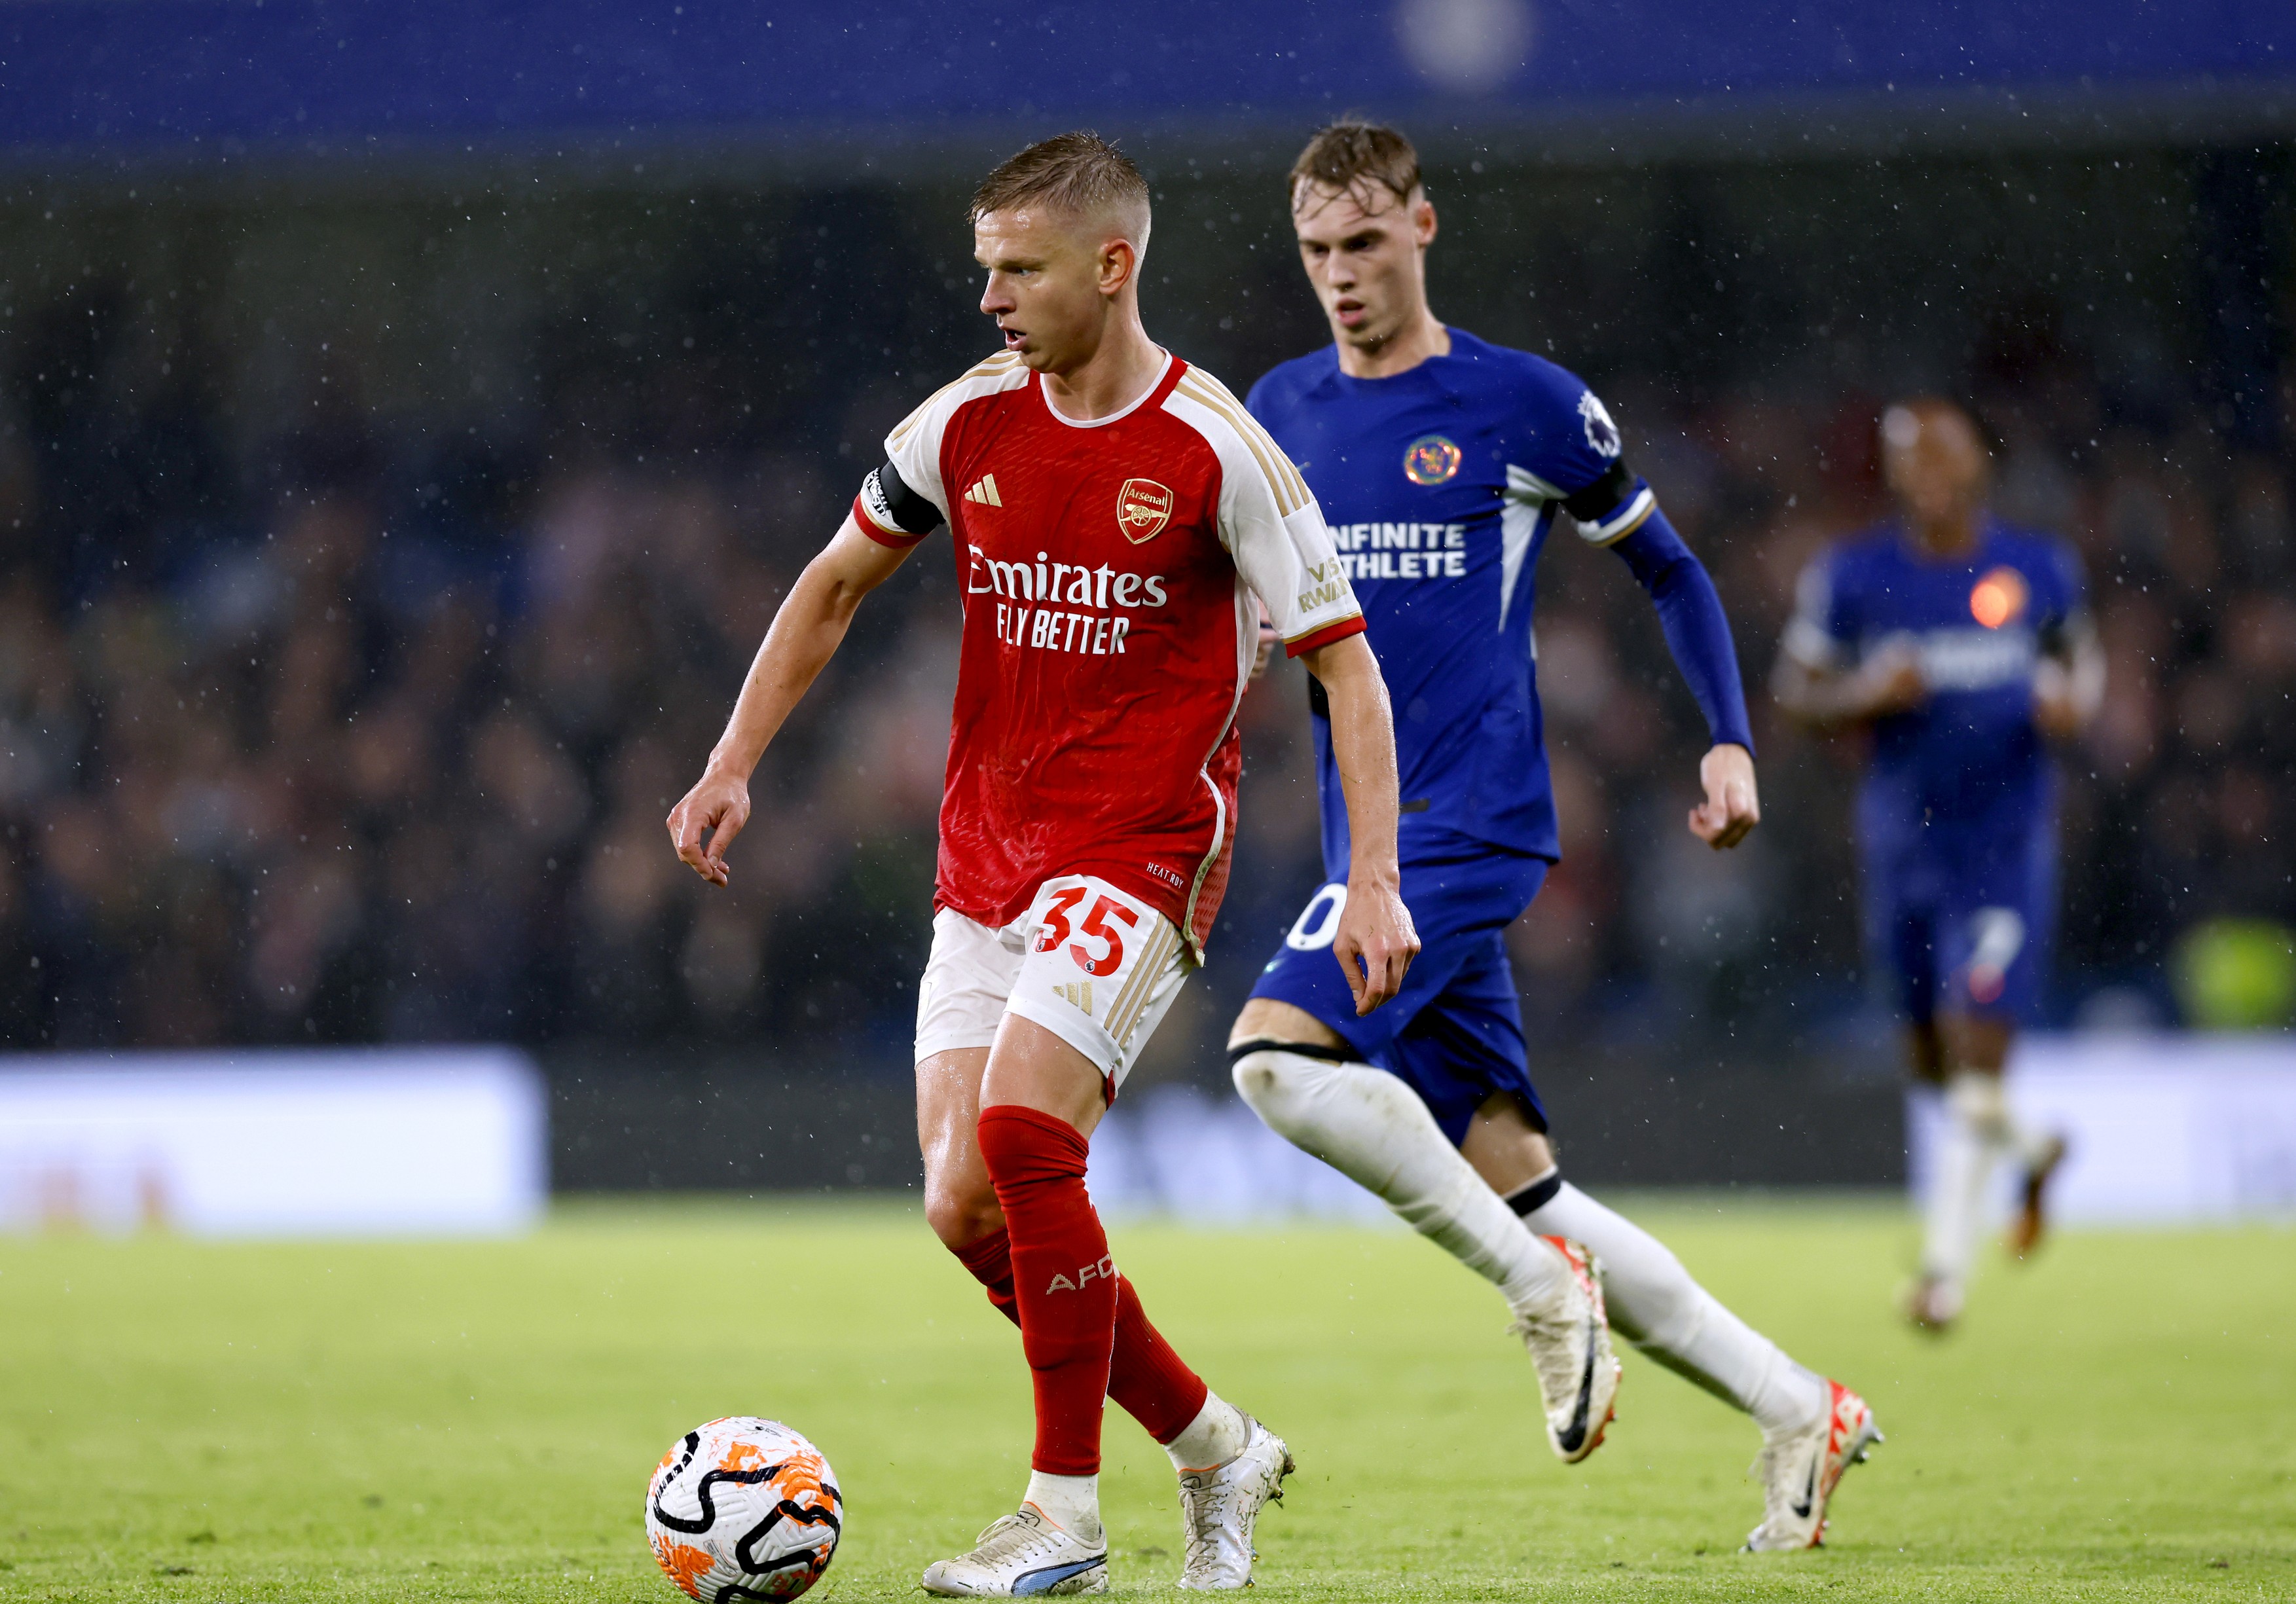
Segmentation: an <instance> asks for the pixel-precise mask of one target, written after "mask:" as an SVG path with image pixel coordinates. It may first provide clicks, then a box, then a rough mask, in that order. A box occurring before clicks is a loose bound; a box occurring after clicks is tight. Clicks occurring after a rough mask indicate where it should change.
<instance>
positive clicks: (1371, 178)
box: [1284, 117, 1421, 201]
mask: <svg viewBox="0 0 2296 1604" xmlns="http://www.w3.org/2000/svg"><path fill="white" fill-rule="evenodd" d="M1420 183H1421V180H1420V176H1419V152H1418V151H1416V150H1414V149H1413V148H1412V144H1411V142H1410V141H1409V140H1407V139H1406V138H1405V137H1404V136H1403V135H1402V134H1400V133H1399V132H1398V131H1397V130H1396V129H1393V128H1390V127H1388V126H1387V125H1386V124H1385V123H1375V122H1371V121H1368V120H1366V119H1363V118H1360V117H1343V118H1341V119H1340V120H1339V121H1337V122H1335V123H1330V124H1327V125H1325V126H1324V127H1320V128H1318V129H1316V135H1315V137H1314V138H1312V139H1310V140H1308V148H1307V149H1306V150H1304V151H1300V160H1297V161H1295V162H1293V163H1292V171H1291V172H1290V174H1288V175H1287V176H1285V179H1284V193H1285V195H1286V196H1287V197H1288V198H1292V199H1295V200H1296V199H1297V198H1298V196H1299V193H1300V185H1301V184H1315V185H1316V186H1317V187H1318V188H1323V189H1333V190H1337V191H1339V192H1341V193H1342V194H1344V193H1345V192H1348V191H1349V190H1350V189H1353V188H1354V187H1355V186H1356V185H1357V184H1376V185H1378V186H1379V187H1380V188H1381V189H1383V190H1386V191H1388V192H1390V193H1391V194H1393V195H1394V196H1395V198H1396V199H1397V200H1398V201H1408V200H1410V199H1411V195H1412V192H1413V191H1415V190H1416V189H1418V188H1419V186H1420Z"/></svg>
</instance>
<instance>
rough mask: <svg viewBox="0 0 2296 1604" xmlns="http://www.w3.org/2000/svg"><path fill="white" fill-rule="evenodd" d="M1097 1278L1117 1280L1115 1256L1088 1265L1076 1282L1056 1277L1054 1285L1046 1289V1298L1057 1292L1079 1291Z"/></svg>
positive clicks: (1104, 1255) (1063, 1276) (1109, 1255)
mask: <svg viewBox="0 0 2296 1604" xmlns="http://www.w3.org/2000/svg"><path fill="white" fill-rule="evenodd" d="M1095 1276H1096V1277H1098V1278H1099V1279H1100V1280H1102V1281H1114V1280H1115V1279H1116V1256H1115V1255H1114V1254H1103V1255H1101V1259H1100V1263H1098V1264H1087V1265H1086V1266H1085V1267H1084V1268H1083V1269H1081V1270H1079V1271H1078V1272H1077V1273H1076V1280H1074V1281H1070V1279H1069V1278H1068V1277H1067V1276H1065V1275H1055V1276H1054V1277H1053V1284H1052V1285H1051V1286H1049V1287H1046V1289H1045V1296H1046V1297H1051V1296H1052V1295H1053V1294H1054V1293H1055V1292H1075V1291H1079V1290H1081V1289H1083V1288H1084V1286H1085V1285H1086V1283H1087V1282H1089V1281H1092V1280H1093V1279H1094V1278H1095Z"/></svg>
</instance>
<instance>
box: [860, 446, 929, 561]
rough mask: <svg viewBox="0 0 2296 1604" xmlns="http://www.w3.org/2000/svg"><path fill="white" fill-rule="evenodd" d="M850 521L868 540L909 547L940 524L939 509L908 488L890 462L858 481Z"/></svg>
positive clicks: (927, 499)
mask: <svg viewBox="0 0 2296 1604" xmlns="http://www.w3.org/2000/svg"><path fill="white" fill-rule="evenodd" d="M853 517H854V520H855V521H856V522H857V523H858V524H859V525H860V526H861V528H862V532H863V533H865V534H866V535H867V536H869V537H870V538H871V539H873V540H875V541H877V542H879V543H880V544H884V545H889V546H911V545H914V544H916V543H917V542H918V541H920V540H922V539H923V538H924V537H925V536H928V535H930V534H931V533H932V532H933V531H934V530H935V529H938V528H940V526H941V521H942V520H941V515H940V509H939V507H936V506H934V505H933V504H932V502H931V499H930V498H928V497H927V496H925V495H922V493H920V492H918V491H915V490H912V489H911V488H909V487H908V485H907V484H906V482H905V481H904V480H903V479H902V478H901V472H900V470H899V469H898V468H896V467H894V466H893V464H892V463H891V462H884V463H882V464H881V465H880V466H879V467H878V468H877V469H876V470H875V471H873V472H872V473H871V474H870V475H869V477H868V478H867V479H863V480H862V481H861V494H860V495H857V496H855V497H854V498H853Z"/></svg>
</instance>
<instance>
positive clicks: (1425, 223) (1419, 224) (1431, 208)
mask: <svg viewBox="0 0 2296 1604" xmlns="http://www.w3.org/2000/svg"><path fill="white" fill-rule="evenodd" d="M1411 237H1412V239H1413V240H1414V241H1415V242H1416V243H1417V244H1418V246H1419V249H1420V250H1426V249H1427V248H1428V247H1429V246H1430V245H1432V244H1433V243H1434V242H1435V202H1433V201H1430V200H1429V199H1428V198H1427V197H1426V195H1425V194H1421V196H1420V197H1419V199H1418V200H1417V201H1415V203H1414V204H1413V206H1412V208H1411Z"/></svg>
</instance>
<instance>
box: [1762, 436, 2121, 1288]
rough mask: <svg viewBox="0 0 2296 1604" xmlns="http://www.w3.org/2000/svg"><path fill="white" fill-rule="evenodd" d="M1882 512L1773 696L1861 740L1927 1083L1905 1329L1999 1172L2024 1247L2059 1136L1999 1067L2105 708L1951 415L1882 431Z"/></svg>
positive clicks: (1885, 962)
mask: <svg viewBox="0 0 2296 1604" xmlns="http://www.w3.org/2000/svg"><path fill="white" fill-rule="evenodd" d="M1882 466H1883V471H1884V473H1885V476H1886V477H1887V479H1888V481H1889V485H1890V491H1891V492H1892V494H1893V495H1895V496H1896V497H1897V500H1898V505H1899V508H1900V512H1899V515H1898V517H1897V518H1895V519H1893V520H1890V522H1889V523H1887V524H1884V525H1883V526H1882V527H1881V528H1877V529H1874V530H1872V531H1870V532H1869V533H1866V534H1864V535H1860V536H1857V537H1855V538H1853V539H1850V540H1848V541H1845V542H1843V543H1842V544H1840V545H1838V546H1836V547H1834V548H1833V550H1831V551H1829V552H1825V554H1824V555H1823V556H1821V557H1820V558H1818V560H1817V561H1816V562H1814V563H1812V564H1811V565H1810V567H1809V569H1808V571H1807V572H1805V573H1804V574H1803V575H1802V578H1801V584H1800V593H1799V595H1798V597H1797V602H1796V610H1795V614H1794V618H1793V621H1792V624H1791V625H1789V626H1787V630H1786V636H1785V642H1784V649H1783V651H1781V652H1780V654H1779V659H1778V666H1777V669H1776V671H1775V675H1773V678H1772V688H1773V690H1774V692H1775V694H1776V696H1777V698H1778V700H1779V702H1780V703H1781V704H1782V705H1783V706H1784V708H1785V709H1786V710H1787V712H1789V713H1790V714H1792V716H1794V717H1795V718H1797V719H1799V720H1800V721H1801V722H1802V723H1804V724H1808V725H1810V726H1811V727H1813V728H1816V729H1820V730H1826V731H1837V730H1850V729H1862V730H1865V731H1866V732H1870V736H1871V741H1872V752H1873V757H1872V763H1871V766H1870V768H1869V770H1868V772H1867V775H1866V785H1865V790H1864V794H1863V795H1862V796H1861V797H1860V798H1859V800H1858V806H1857V831H1858V836H1859V839H1860V846H1861V847H1862V848H1863V852H1864V856H1865V880H1866V886H1865V894H1866V934H1867V944H1868V946H1869V948H1870V950H1871V953H1872V956H1873V960H1874V963H1875V964H1876V965H1877V967H1879V968H1882V969H1883V970H1889V971H1894V973H1895V975H1896V978H1897V981H1898V1000H1899V1002H1900V1004H1901V1006H1902V1007H1903V1008H1904V1010H1905V1011H1906V1014H1907V1018H1908V1019H1909V1020H1910V1021H1911V1029H1910V1031H1909V1032H1908V1044H1909V1047H1910V1057H1911V1060H1912V1067H1913V1070H1914V1073H1915V1076H1918V1077H1919V1078H1921V1079H1923V1080H1925V1081H1929V1082H1931V1083H1934V1084H1939V1085H1942V1086H1943V1087H1944V1088H1945V1104H1946V1127H1945V1137H1944V1141H1943V1142H1942V1144H1941V1145H1940V1147H1939V1152H1938V1155H1937V1165H1936V1173H1935V1174H1933V1175H1932V1176H1931V1185H1930V1192H1929V1197H1928V1199H1927V1215H1928V1218H1927V1222H1926V1229H1925V1232H1924V1240H1923V1247H1922V1272H1921V1275H1920V1278H1919V1279H1918V1280H1917V1281H1915V1283H1914V1285H1913V1286H1912V1287H1911V1288H1910V1289H1908V1291H1907V1297H1906V1313H1907V1316H1908V1317H1909V1318H1910V1319H1911V1320H1912V1321H1913V1322H1915V1324H1916V1325H1920V1326H1923V1327H1925V1328H1927V1329H1930V1330H1940V1331H1941V1330H1945V1329H1946V1328H1947V1327H1948V1326H1949V1325H1950V1324H1951V1323H1952V1322H1953V1321H1954V1319H1955V1317H1956V1315H1958V1314H1959V1313H1960V1312H1961V1306H1962V1298H1963V1286H1964V1282H1965V1281H1966V1280H1967V1278H1968V1274H1969V1268H1970V1264H1971V1260H1972V1257H1973V1256H1974V1254H1975V1250H1976V1241H1977V1229H1978V1223H1979V1221H1980V1216H1981V1214H1982V1210H1983V1205H1984V1200H1985V1195H1986V1190H1987V1187H1988V1184H1989V1181H1990V1179H1991V1175H1992V1172H1993V1166H1994V1164H1995V1161H1996V1160H1997V1158H1999V1157H2001V1156H2003V1155H2007V1156H2008V1157H2010V1158H2013V1159H2014V1160H2015V1161H2016V1163H2017V1164H2018V1165H2019V1166H2020V1167H2021V1170H2022V1172H2023V1203H2022V1207H2021V1208H2020V1209H2019V1211H2018V1214H2017V1217H2016V1219H2015V1221H2014V1223H2013V1224H2012V1225H2011V1227H2010V1231H2009V1247H2010V1250H2011V1251H2012V1252H2013V1253H2014V1254H2015V1255H2016V1256H2019V1257H2020V1258H2021V1257H2023V1256H2026V1255H2027V1254H2029V1253H2030V1252H2031V1251H2032V1250H2033V1248H2034V1247H2035V1246H2036V1245H2037V1244H2038V1242H2039V1240H2040V1238H2041V1231H2042V1223H2043V1215H2042V1203H2043V1191H2044V1189H2045V1188H2046V1185H2047V1184H2048V1180H2049V1176H2050V1174H2051V1173H2052V1172H2053V1171H2054V1170H2055V1169H2056V1167H2057V1166H2058V1164H2059V1163H2060V1162H2061V1161H2062V1159H2063V1158H2064V1154H2065V1144H2064V1142H2063V1141H2062V1139H2061V1138H2060V1137H2058V1136H2056V1135H2054V1134H2053V1133H2049V1132H2046V1131H2038V1130H2034V1129H2032V1128H2030V1127H2029V1126H2028V1125H2025V1124H2024V1123H2023V1122H2021V1121H2020V1120H2019V1119H2017V1118H2016V1117H2015V1116H2014V1115H2013V1114H2012V1113H2011V1111H2010V1109H2009V1105H2008V1102H2007V1100H2006V1099H2005V1097H2004V1096H2003V1093H2002V1085H2001V1069H2002V1066H2003V1064H2004V1063H2005V1061H2006V1060H2007V1058H2008V1056H2009V1047H2010V1043H2011V1042H2012V1040H2013V1037H2014V1035H2015V1034H2016V1027H2017V1026H2018V1024H2019V1022H2020V1021H2021V1020H2023V1019H2028V1018H2030V1015H2031V1013H2032V1011H2033V1008H2034V1005H2035V1003H2036V1002H2037V1001H2038V997H2039V994H2040V986H2041V979H2042V970H2043V967H2044V966H2045V965H2046V962H2047V959H2048V948H2049V934H2050V931H2051V929H2052V927H2053V926H2054V924H2055V922H2056V917H2055V915H2056V776H2055V773H2054V765H2052V763H2051V760H2050V757H2049V753H2048V743H2049V741H2052V740H2057V741H2062V740H2069V739H2071V737H2072V736H2073V735H2074V734H2076V733H2077V732H2079V729H2080V727H2081V726H2082V725H2083V724H2086V723H2087V721H2088V720H2089V719H2090V718H2091V717H2092V716H2095V712H2096V709H2097V707H2098V704H2099V703H2100V702H2101V701H2102V700H2103V696H2104V657H2103V651H2102V649H2101V648H2100V647H2099V646H2098V645H2097V643H2096V639H2095V631H2094V630H2093V629H2092V628H2091V627H2090V626H2089V624H2088V620H2087V612H2086V610H2085V609H2084V607H2083V602H2082V582H2081V573H2080V564H2079V560H2078V559H2077V558H2076V557H2075V556H2074V555H2073V553H2072V551H2071V548H2070V547H2068V546H2067V545H2066V544H2064V543H2063V542H2062V541H2060V540H2056V539H2054V538H2051V537H2049V536H2042V535H2035V534H2030V533H2027V532H2025V531H2023V530H2019V529H2013V528H2009V527H2007V526H2006V525H2005V524H2002V523H2000V522H1999V521H1997V520H1995V519H1994V518H1992V517H1991V516H1989V514H1988V513H1987V512H1986V511H1985V480H1986V454H1985V447H1984V445H1983V442H1982V441H1981V440H1980V438H1979V437H1978V433H1977V429H1976V426H1975V425H1974V424H1972V422H1971V421H1970V420H1969V416H1968V414H1967V413H1964V412H1963V411H1961V409H1959V408H1958V407H1956V406H1954V405H1951V404H1950V403H1948V402H1945V401H1939V400H1921V401H1911V402H1907V403H1906V404H1904V405H1898V406H1892V407H1891V408H1890V409H1889V411H1888V412H1887V413H1883V414H1882Z"/></svg>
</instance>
